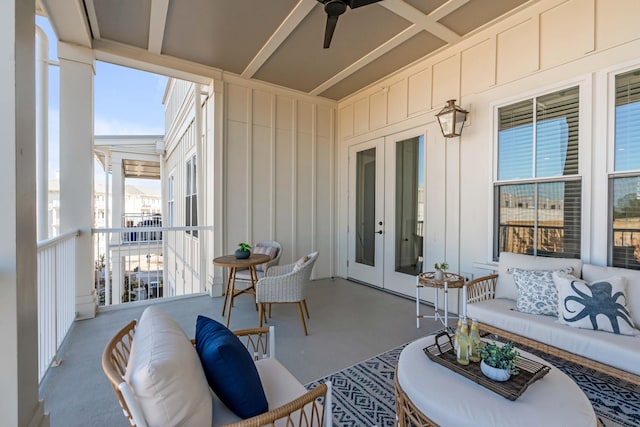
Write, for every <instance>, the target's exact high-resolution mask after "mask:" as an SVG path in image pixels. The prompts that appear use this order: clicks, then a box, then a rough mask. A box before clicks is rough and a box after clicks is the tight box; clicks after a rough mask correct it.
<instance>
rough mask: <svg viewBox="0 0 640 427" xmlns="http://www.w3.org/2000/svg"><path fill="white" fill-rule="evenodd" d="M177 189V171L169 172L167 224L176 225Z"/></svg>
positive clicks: (169, 225)
mask: <svg viewBox="0 0 640 427" xmlns="http://www.w3.org/2000/svg"><path fill="white" fill-rule="evenodd" d="M175 193H176V189H175V171H172V172H171V174H169V178H168V179H167V217H168V218H167V220H168V221H167V226H168V227H174V226H175V208H176V206H175V205H176V199H175V197H176V194H175Z"/></svg>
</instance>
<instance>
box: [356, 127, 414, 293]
mask: <svg viewBox="0 0 640 427" xmlns="http://www.w3.org/2000/svg"><path fill="white" fill-rule="evenodd" d="M424 134H425V132H424V129H422V130H412V131H407V132H402V133H399V134H395V135H391V136H387V137H385V138H380V139H376V140H373V141H369V142H366V143H362V144H358V145H356V146H352V147H351V148H350V150H349V172H350V176H349V178H350V179H349V264H348V265H349V267H348V276H349V277H350V278H353V279H356V280H359V281H362V282H366V283H369V284H372V285H375V286H379V287H383V288H386V289H390V290H394V291H396V292H401V293H405V294H410V295H411V294H413V292H414V291H415V276H416V274H418V273H419V272H421V271H422V263H423V256H424V253H423V252H424V213H425V204H424V202H425V191H424V190H425V173H424V165H425V158H426V157H425V144H424Z"/></svg>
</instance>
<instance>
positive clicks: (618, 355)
mask: <svg viewBox="0 0 640 427" xmlns="http://www.w3.org/2000/svg"><path fill="white" fill-rule="evenodd" d="M467 315H468V316H469V317H470V318H472V319H478V321H480V322H482V323H486V324H488V325H491V326H495V327H496V328H500V329H504V330H505V331H509V332H512V333H515V334H518V335H521V336H523V337H527V338H530V339H532V340H535V341H538V342H541V343H544V344H549V345H551V346H554V347H557V348H560V349H562V350H566V351H568V352H571V353H575V354H578V355H580V356H584V357H587V358H589V359H593V360H596V361H598V362H601V363H604V364H607V365H610V366H613V367H616V368H620V369H622V370H625V371H628V372H631V373H633V374H636V375H640V364H638V354H640V337H638V336H633V335H615V334H610V333H607V332H602V331H593V330H586V329H578V328H572V327H570V326H567V325H563V324H560V323H559V322H558V321H557V319H555V318H553V317H550V316H540V315H535V314H526V313H520V312H518V311H516V303H515V301H511V300H507V299H495V300H489V301H481V302H477V303H473V304H469V305H468V306H467Z"/></svg>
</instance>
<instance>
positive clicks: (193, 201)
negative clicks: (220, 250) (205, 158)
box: [184, 155, 198, 237]
mask: <svg viewBox="0 0 640 427" xmlns="http://www.w3.org/2000/svg"><path fill="white" fill-rule="evenodd" d="M186 172H187V173H186V178H187V179H186V183H187V188H186V191H185V194H186V196H185V202H184V205H185V215H184V218H185V219H184V221H185V225H186V226H187V227H189V226H193V227H195V226H197V225H198V186H197V181H198V180H197V179H196V177H197V176H198V175H197V173H196V156H195V155H194V156H192V157H191V158H190V159H189V160H187V171H186ZM187 233H188V234H192V235H193V236H194V237H197V236H198V230H187Z"/></svg>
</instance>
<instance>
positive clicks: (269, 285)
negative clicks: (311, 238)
mask: <svg viewBox="0 0 640 427" xmlns="http://www.w3.org/2000/svg"><path fill="white" fill-rule="evenodd" d="M317 258H318V252H313V253H312V254H309V255H308V260H307V261H306V262H305V263H304V264H303V265H302V266H301V267H300V268H295V267H296V263H293V264H288V265H281V266H273V267H271V268H269V270H267V272H266V275H265V277H263V278H261V279H260V280H258V283H257V284H256V302H257V303H258V308H259V316H258V317H259V318H260V326H262V321H263V319H265V317H266V316H265V307H266V305H269V315H270V314H271V304H282V303H296V304H298V312H299V313H300V319H301V320H302V327H303V328H304V334H305V335H308V332H307V324H306V322H305V320H304V314H303V313H302V308H303V306H304V310H305V312H306V314H307V318H309V309H308V308H307V301H306V299H305V296H304V294H305V286H306V285H307V283H309V281H310V278H311V270H313V265H314V263H315V262H316V259H317Z"/></svg>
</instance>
